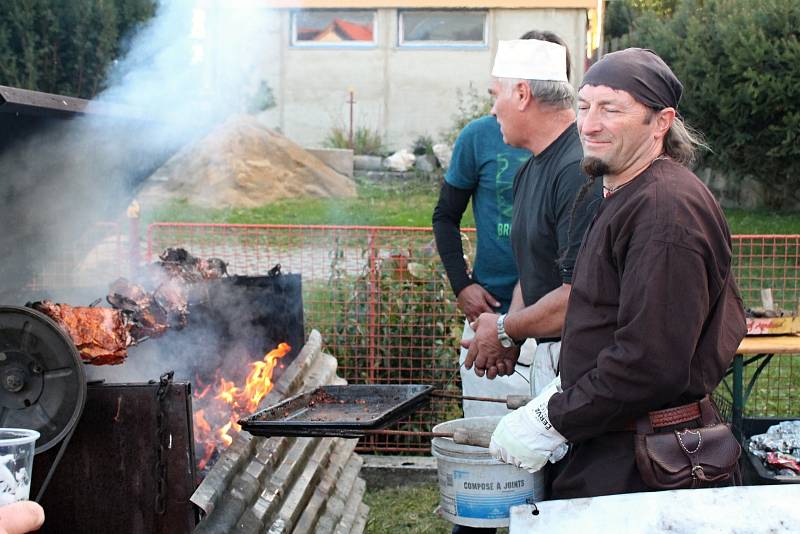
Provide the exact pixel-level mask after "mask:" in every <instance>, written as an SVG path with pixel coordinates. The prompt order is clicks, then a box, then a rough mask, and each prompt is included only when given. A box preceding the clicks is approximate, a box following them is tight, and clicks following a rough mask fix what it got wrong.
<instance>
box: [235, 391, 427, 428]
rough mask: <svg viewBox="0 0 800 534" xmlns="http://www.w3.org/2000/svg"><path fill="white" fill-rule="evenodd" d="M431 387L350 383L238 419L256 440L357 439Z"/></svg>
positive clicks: (399, 414)
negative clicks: (287, 438) (272, 437)
mask: <svg viewBox="0 0 800 534" xmlns="http://www.w3.org/2000/svg"><path fill="white" fill-rule="evenodd" d="M432 391H433V386H428V385H421V384H400V385H397V384H352V385H344V386H321V387H318V388H316V389H314V390H312V391H307V392H304V393H300V394H299V395H295V396H294V397H290V398H288V399H286V400H284V401H282V402H280V403H279V404H276V405H274V406H271V407H269V408H265V409H263V410H261V411H258V412H256V413H254V414H252V415H250V416H248V417H245V418H244V419H242V420H240V421H239V424H240V425H241V426H242V428H243V429H244V430H246V431H248V432H250V433H251V434H253V435H256V436H313V437H320V436H329V437H349V438H357V437H361V436H363V435H364V434H366V433H368V432H369V431H371V430H377V429H381V428H383V427H385V426H387V425H389V424H390V423H393V422H395V421H398V420H400V419H402V418H403V417H405V416H406V415H408V414H410V413H411V412H413V411H414V410H415V409H416V408H417V407H418V406H419V405H420V404H422V403H423V402H425V401H426V400H428V398H429V397H430V395H431V392H432Z"/></svg>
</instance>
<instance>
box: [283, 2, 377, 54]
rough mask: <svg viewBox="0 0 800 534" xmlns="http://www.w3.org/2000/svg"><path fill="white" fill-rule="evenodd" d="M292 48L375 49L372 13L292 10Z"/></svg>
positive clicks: (373, 17)
mask: <svg viewBox="0 0 800 534" xmlns="http://www.w3.org/2000/svg"><path fill="white" fill-rule="evenodd" d="M292 46H320V47H324V46H375V11H356V10H337V11H334V10H327V9H308V10H303V11H294V12H292Z"/></svg>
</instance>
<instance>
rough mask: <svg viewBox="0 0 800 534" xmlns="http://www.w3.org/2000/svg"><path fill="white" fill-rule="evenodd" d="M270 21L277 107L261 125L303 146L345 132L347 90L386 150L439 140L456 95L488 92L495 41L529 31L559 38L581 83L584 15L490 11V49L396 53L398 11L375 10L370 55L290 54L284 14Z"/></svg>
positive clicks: (267, 63)
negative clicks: (373, 43)
mask: <svg viewBox="0 0 800 534" xmlns="http://www.w3.org/2000/svg"><path fill="white" fill-rule="evenodd" d="M274 14H275V16H274V17H273V21H274V28H273V30H274V33H272V35H271V36H270V49H269V50H265V54H264V65H263V73H262V75H263V77H264V79H266V80H267V81H268V83H269V84H270V87H271V88H272V89H273V91H274V93H275V97H276V100H277V107H276V108H274V109H272V110H269V111H267V112H264V113H262V114H261V116H260V119H261V120H262V121H263V122H264V123H265V124H267V125H268V126H270V127H274V128H279V129H280V130H281V131H282V132H283V133H284V134H286V135H287V136H288V137H289V138H290V139H292V140H294V141H295V142H297V143H299V144H301V145H304V146H321V145H322V144H323V141H324V139H325V136H326V135H327V133H328V132H329V131H330V129H331V128H332V127H335V126H339V127H343V128H346V127H347V125H348V122H349V106H348V104H347V99H348V91H349V90H350V89H353V90H354V91H355V100H356V104H355V108H354V109H355V114H354V115H355V121H354V122H355V124H356V126H366V127H368V128H370V129H373V130H378V131H379V132H381V134H382V135H383V138H384V142H385V144H386V146H387V147H388V148H390V149H399V148H402V147H404V146H408V145H409V144H410V143H411V142H413V140H414V139H416V138H417V137H418V136H420V135H428V136H431V137H433V138H434V139H438V138H439V137H440V134H441V133H442V131H444V130H446V129H447V128H449V127H450V125H451V124H452V122H453V115H454V114H455V113H456V112H457V109H458V103H459V102H458V95H457V89H458V88H461V89H463V90H467V89H468V88H469V86H470V84H472V86H474V87H475V88H476V89H477V90H478V91H479V93H481V94H484V92H485V91H486V90H487V89H488V87H489V83H490V80H491V78H490V71H491V65H492V61H493V59H494V54H495V50H496V45H497V41H498V40H499V39H516V38H518V37H519V36H520V35H522V34H523V33H525V32H526V31H528V30H531V29H541V30H550V31H553V32H555V33H557V34H558V35H560V36H561V37H562V38H563V39H564V40H565V41H566V42H567V43H568V45H569V46H570V50H571V56H572V63H573V76H572V78H573V80H572V81H573V83H576V84H577V83H578V82H579V81H580V79H581V77H582V75H583V66H584V56H585V50H586V25H587V23H586V21H587V14H586V10H585V9H575V8H571V9H490V10H489V11H488V24H487V27H488V30H487V31H488V43H489V45H488V46H487V47H485V48H479V49H469V48H452V49H447V48H400V47H398V46H397V44H396V43H397V42H398V39H397V29H398V20H397V17H398V15H397V10H396V9H378V10H377V17H376V41H377V43H376V46H374V47H370V48H361V49H354V48H346V47H341V48H323V49H310V48H292V47H290V46H289V43H290V41H291V36H290V31H291V12H290V10H276V11H274Z"/></svg>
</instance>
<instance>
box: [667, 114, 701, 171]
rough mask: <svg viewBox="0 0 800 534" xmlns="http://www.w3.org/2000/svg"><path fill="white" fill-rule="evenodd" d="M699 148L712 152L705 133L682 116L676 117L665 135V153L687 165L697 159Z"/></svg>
mask: <svg viewBox="0 0 800 534" xmlns="http://www.w3.org/2000/svg"><path fill="white" fill-rule="evenodd" d="M699 149H703V150H708V151H709V152H711V151H712V150H711V147H709V146H708V144H706V141H705V139H704V138H703V134H701V133H700V132H698V131H697V130H695V129H694V128H692V127H691V126H689V125H688V124H686V123H685V122H683V121H682V120H681V119H680V117H675V120H673V121H672V126H670V128H669V130H668V131H667V135H665V136H664V153H665V154H666V155H667V156H669V157H670V158H672V159H673V160H675V161H677V162H678V163H680V164H682V165H685V166H687V167H689V166H691V165H692V164H693V163H694V162H695V161H696V160H697V152H698V150H699Z"/></svg>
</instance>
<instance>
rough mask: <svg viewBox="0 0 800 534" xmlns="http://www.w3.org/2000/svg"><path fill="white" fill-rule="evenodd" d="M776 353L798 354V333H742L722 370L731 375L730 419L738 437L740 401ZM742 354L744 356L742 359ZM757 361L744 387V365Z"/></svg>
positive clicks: (740, 426)
mask: <svg viewBox="0 0 800 534" xmlns="http://www.w3.org/2000/svg"><path fill="white" fill-rule="evenodd" d="M776 354H800V335H796V334H787V335H779V336H746V337H745V338H744V339H743V340H742V342H741V344H740V345H739V348H738V349H736V355H735V356H734V358H733V365H732V366H731V369H730V370H729V371H728V373H726V376H727V375H728V374H731V375H733V387H732V392H731V393H732V397H733V407H732V422H733V427H734V431H735V432H736V435H737V437H738V438H739V440H740V441H741V440H742V438H743V436H742V423H743V413H744V405H745V403H746V402H747V398H748V397H749V396H750V393H751V392H752V391H753V386H754V385H755V383H756V380H757V379H758V377H759V376H760V375H761V372H762V371H763V370H764V368H765V367H766V366H767V364H768V363H769V362H770V360H772V357H773V356H775V355H776ZM745 357H747V358H746V359H745ZM755 362H759V364H758V367H757V368H756V371H755V373H754V374H753V376H752V378H750V382H749V383H748V384H747V388H745V387H744V367H745V365H750V364H752V363H755Z"/></svg>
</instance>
